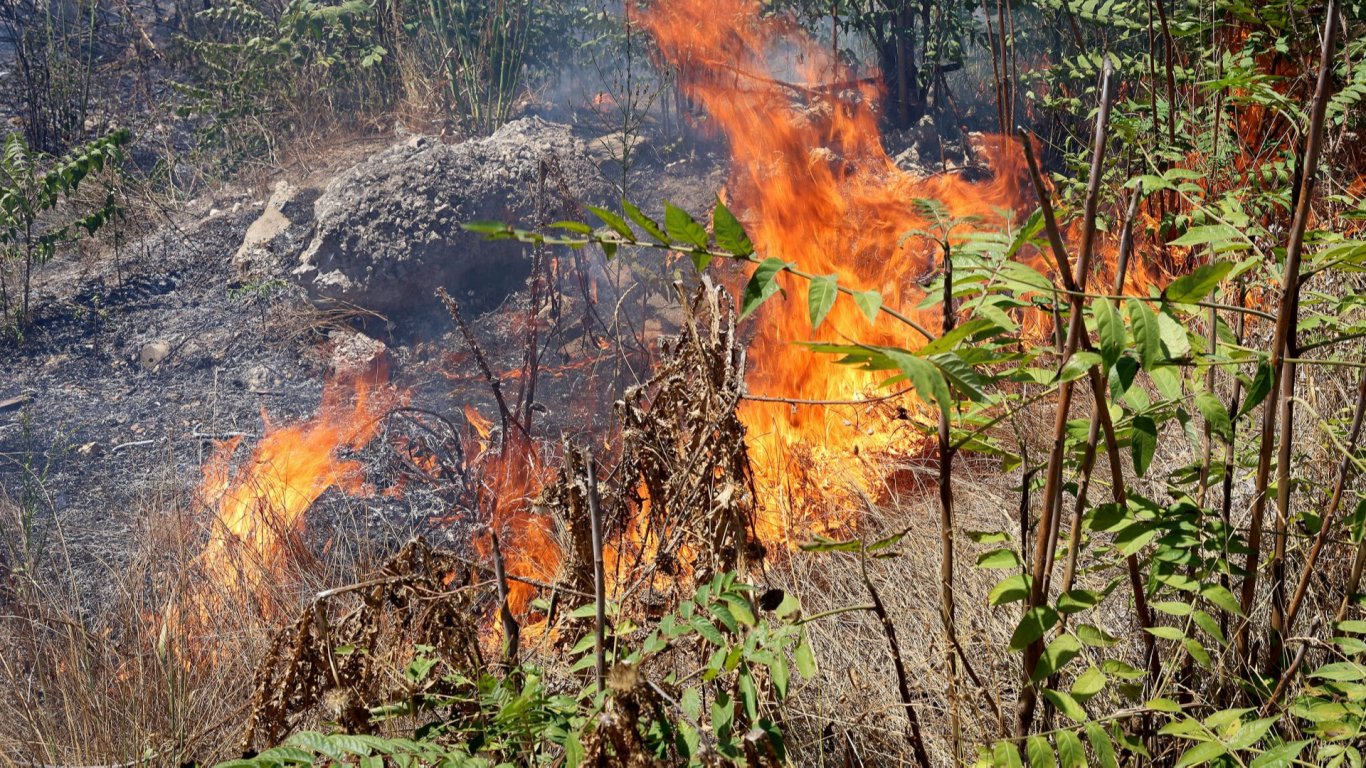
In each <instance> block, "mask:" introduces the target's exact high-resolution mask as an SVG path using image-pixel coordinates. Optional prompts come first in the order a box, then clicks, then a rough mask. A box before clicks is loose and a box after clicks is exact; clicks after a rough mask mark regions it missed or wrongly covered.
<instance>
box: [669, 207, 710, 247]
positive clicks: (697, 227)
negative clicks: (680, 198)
mask: <svg viewBox="0 0 1366 768" xmlns="http://www.w3.org/2000/svg"><path fill="white" fill-rule="evenodd" d="M664 229H665V231H667V232H668V233H669V237H670V239H672V240H673V241H674V242H675V243H686V244H688V245H691V246H692V247H694V248H701V249H703V250H705V249H706V247H707V230H705V229H703V228H702V225H701V224H698V223H697V222H696V221H694V220H693V217H692V216H691V215H690V214H689V213H688V212H687V211H685V210H683V209H682V208H679V207H678V206H676V205H674V204H672V203H668V202H666V203H664Z"/></svg>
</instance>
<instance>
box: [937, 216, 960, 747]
mask: <svg viewBox="0 0 1366 768" xmlns="http://www.w3.org/2000/svg"><path fill="white" fill-rule="evenodd" d="M942 245H943V249H944V298H943V302H944V303H943V313H944V315H943V333H945V334H947V333H949V332H950V331H952V330H953V328H954V325H955V319H956V318H955V315H954V311H953V255H952V254H953V248H952V246H951V245H950V244H949V241H948V233H945V235H944V242H943V243H942ZM953 455H954V448H953V442H952V440H951V438H950V430H949V404H948V403H943V404H942V406H941V407H940V409H939V551H940V557H939V618H940V620H941V621H942V622H943V624H944V666H945V668H946V671H947V673H948V681H949V690H948V695H949V732H950V734H951V738H952V740H953V761H954V763H955V764H959V763H962V761H963V732H962V722H961V718H960V714H959V711H958V665H957V662H956V658H955V655H956V653H957V651H956V650H955V649H956V648H958V628H957V618H956V616H957V612H956V611H955V607H954V600H953V588H954V579H953V533H954V524H953Z"/></svg>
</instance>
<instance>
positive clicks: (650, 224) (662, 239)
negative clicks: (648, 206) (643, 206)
mask: <svg viewBox="0 0 1366 768" xmlns="http://www.w3.org/2000/svg"><path fill="white" fill-rule="evenodd" d="M621 208H622V210H624V211H626V216H627V217H628V218H629V219H630V220H631V221H634V222H635V223H636V224H637V225H638V226H639V227H640V228H641V229H643V230H645V232H646V234H648V235H649V236H650V237H653V238H654V239H655V240H657V241H659V243H660V245H673V243H671V242H670V241H669V236H668V235H666V234H664V230H662V229H660V228H659V223H658V222H656V221H655V220H654V219H652V218H650V217H649V216H646V215H645V214H644V213H643V212H641V210H640V209H639V208H637V207H636V206H635V205H633V204H631V203H630V202H627V201H626V200H622V201H621Z"/></svg>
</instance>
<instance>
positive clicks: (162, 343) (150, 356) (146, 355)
mask: <svg viewBox="0 0 1366 768" xmlns="http://www.w3.org/2000/svg"><path fill="white" fill-rule="evenodd" d="M170 355H171V342H169V341H166V340H165V339H157V340H156V341H149V342H147V343H146V344H143V345H142V349H141V350H139V351H138V363H139V364H140V365H141V366H142V367H143V368H154V367H156V366H157V365H159V364H160V363H161V361H162V360H165V359H166V358H167V357H170Z"/></svg>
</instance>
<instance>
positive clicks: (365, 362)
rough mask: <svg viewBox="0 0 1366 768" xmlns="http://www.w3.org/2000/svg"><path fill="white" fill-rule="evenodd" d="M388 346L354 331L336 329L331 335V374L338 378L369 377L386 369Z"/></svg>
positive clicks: (329, 362)
mask: <svg viewBox="0 0 1366 768" xmlns="http://www.w3.org/2000/svg"><path fill="white" fill-rule="evenodd" d="M388 362H389V348H388V347H387V346H385V345H384V342H382V341H378V340H376V339H372V338H370V337H369V336H366V335H365V334H363V333H359V332H355V331H338V332H337V333H336V334H334V335H333V337H332V357H331V358H330V360H329V361H328V364H329V366H330V367H331V369H332V374H333V375H334V376H337V377H339V378H348V377H351V378H358V377H369V376H372V375H374V374H376V373H380V372H383V371H386V370H387V368H388Z"/></svg>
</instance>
